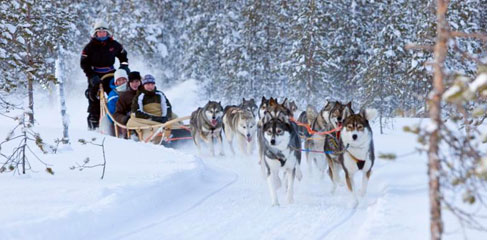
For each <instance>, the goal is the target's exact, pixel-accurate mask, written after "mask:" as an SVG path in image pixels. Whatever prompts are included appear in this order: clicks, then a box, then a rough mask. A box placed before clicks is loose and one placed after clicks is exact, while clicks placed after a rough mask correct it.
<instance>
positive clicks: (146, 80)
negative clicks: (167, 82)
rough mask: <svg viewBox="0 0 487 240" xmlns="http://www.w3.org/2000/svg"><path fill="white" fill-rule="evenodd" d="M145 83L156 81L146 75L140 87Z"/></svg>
mask: <svg viewBox="0 0 487 240" xmlns="http://www.w3.org/2000/svg"><path fill="white" fill-rule="evenodd" d="M147 83H154V84H155V83H156V79H155V78H154V77H153V76H152V75H150V74H147V75H145V76H144V79H142V85H145V84H147Z"/></svg>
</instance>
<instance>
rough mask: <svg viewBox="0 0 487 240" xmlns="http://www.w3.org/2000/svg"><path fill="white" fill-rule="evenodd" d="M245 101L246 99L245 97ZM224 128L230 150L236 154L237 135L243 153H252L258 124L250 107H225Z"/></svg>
mask: <svg viewBox="0 0 487 240" xmlns="http://www.w3.org/2000/svg"><path fill="white" fill-rule="evenodd" d="M244 102H245V99H244ZM223 126H224V128H223V130H224V132H225V138H226V139H227V141H228V144H229V145H230V150H231V151H232V153H233V154H235V150H234V148H233V144H232V143H233V138H234V137H236V138H237V141H238V145H239V146H240V150H241V151H242V153H244V154H247V155H250V154H252V152H253V150H254V145H255V133H256V128H257V124H256V122H255V117H254V115H253V114H252V112H251V111H250V110H249V108H245V109H242V108H241V107H229V108H225V113H224V115H223Z"/></svg>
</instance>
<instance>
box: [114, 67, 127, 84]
mask: <svg viewBox="0 0 487 240" xmlns="http://www.w3.org/2000/svg"><path fill="white" fill-rule="evenodd" d="M121 77H124V78H125V79H128V78H129V77H128V76H127V71H125V70H124V69H121V68H119V69H117V71H115V77H114V80H115V81H117V79H119V78H121Z"/></svg>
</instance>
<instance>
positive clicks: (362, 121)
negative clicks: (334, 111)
mask: <svg viewBox="0 0 487 240" xmlns="http://www.w3.org/2000/svg"><path fill="white" fill-rule="evenodd" d="M345 111H349V110H348V109H346V110H345ZM376 115H377V110H375V109H366V110H362V111H360V113H359V114H353V113H349V116H348V117H347V118H345V119H344V121H343V130H342V141H343V145H344V146H346V150H345V152H344V153H343V164H342V166H343V170H344V172H345V180H346V182H347V187H348V189H349V190H350V192H352V194H353V197H354V204H355V205H356V204H357V203H358V200H357V195H356V192H357V191H356V189H355V185H354V180H353V177H354V174H355V173H356V172H358V171H362V174H363V175H362V189H361V191H360V195H361V196H364V195H365V193H366V191H367V183H368V181H369V178H370V174H371V173H372V166H374V158H375V154H374V141H373V139H372V129H371V128H370V124H369V121H372V120H373V119H375V116H376Z"/></svg>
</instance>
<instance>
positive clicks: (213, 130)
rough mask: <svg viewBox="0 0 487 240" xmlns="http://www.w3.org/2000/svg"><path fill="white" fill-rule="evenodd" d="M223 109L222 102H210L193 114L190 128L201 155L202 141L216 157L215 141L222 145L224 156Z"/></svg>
mask: <svg viewBox="0 0 487 240" xmlns="http://www.w3.org/2000/svg"><path fill="white" fill-rule="evenodd" d="M222 116H223V108H222V105H221V103H220V102H214V101H208V103H207V104H206V105H205V106H204V107H202V108H201V107H200V108H198V109H197V110H196V111H194V112H192V113H191V118H190V126H191V136H192V137H193V141H194V144H195V145H196V146H197V147H198V151H199V153H200V155H201V147H200V141H201V140H204V141H205V142H206V143H208V144H209V145H210V151H211V154H212V156H215V146H214V141H215V139H216V140H218V141H219V143H220V151H221V152H220V155H224V154H225V153H224V150H223V142H222Z"/></svg>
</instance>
